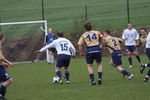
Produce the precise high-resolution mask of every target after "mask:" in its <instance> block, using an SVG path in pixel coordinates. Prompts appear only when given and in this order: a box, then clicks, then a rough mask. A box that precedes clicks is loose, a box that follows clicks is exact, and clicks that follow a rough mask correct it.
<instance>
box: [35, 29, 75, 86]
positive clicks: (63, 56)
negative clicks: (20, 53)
mask: <svg viewBox="0 0 150 100" xmlns="http://www.w3.org/2000/svg"><path fill="white" fill-rule="evenodd" d="M57 37H58V39H56V40H54V41H53V42H52V43H50V44H49V45H47V46H45V47H43V48H41V49H40V50H37V51H35V53H40V52H43V51H45V50H47V49H48V48H52V47H53V48H56V50H57V63H56V67H55V72H56V75H57V76H58V77H59V78H60V81H59V83H60V84H62V83H63V76H62V73H61V68H62V67H64V70H65V78H66V82H67V84H69V83H70V79H69V70H68V67H69V64H70V59H71V56H75V55H76V50H75V48H74V46H73V44H72V43H71V42H70V41H69V40H68V39H66V38H64V35H63V32H58V33H57Z"/></svg>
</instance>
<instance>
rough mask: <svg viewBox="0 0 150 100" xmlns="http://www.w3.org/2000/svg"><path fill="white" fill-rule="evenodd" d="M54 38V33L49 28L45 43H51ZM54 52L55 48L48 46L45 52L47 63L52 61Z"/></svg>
mask: <svg viewBox="0 0 150 100" xmlns="http://www.w3.org/2000/svg"><path fill="white" fill-rule="evenodd" d="M54 40H55V35H54V34H53V30H52V29H51V28H49V29H48V35H47V36H46V45H48V44H50V43H52V42H53V41H54ZM54 52H55V48H49V49H48V53H47V61H48V63H49V64H53V63H54Z"/></svg>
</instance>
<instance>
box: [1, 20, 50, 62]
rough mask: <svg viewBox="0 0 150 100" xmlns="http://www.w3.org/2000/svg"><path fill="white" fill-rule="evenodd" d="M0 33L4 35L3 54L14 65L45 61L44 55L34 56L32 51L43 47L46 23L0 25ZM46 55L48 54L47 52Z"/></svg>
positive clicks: (44, 21) (31, 22) (28, 22)
mask: <svg viewBox="0 0 150 100" xmlns="http://www.w3.org/2000/svg"><path fill="white" fill-rule="evenodd" d="M0 32H3V33H4V35H5V42H4V43H3V45H2V46H3V53H4V55H5V57H6V58H7V59H8V60H10V61H12V62H16V63H26V62H33V61H41V60H45V59H46V58H47V57H46V55H47V54H46V53H42V54H38V55H36V54H34V51H35V50H37V49H40V48H41V47H43V46H44V45H45V37H46V35H47V21H46V20H42V21H26V22H9V23H0ZM47 53H48V52H47Z"/></svg>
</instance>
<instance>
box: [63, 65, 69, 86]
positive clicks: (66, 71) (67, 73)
mask: <svg viewBox="0 0 150 100" xmlns="http://www.w3.org/2000/svg"><path fill="white" fill-rule="evenodd" d="M64 70H65V78H66V83H67V84H70V73H69V70H68V67H64Z"/></svg>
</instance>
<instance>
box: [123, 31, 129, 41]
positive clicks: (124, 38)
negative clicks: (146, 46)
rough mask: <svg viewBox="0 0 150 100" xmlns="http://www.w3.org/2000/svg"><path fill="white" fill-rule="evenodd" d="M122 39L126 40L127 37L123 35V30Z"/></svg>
mask: <svg viewBox="0 0 150 100" xmlns="http://www.w3.org/2000/svg"><path fill="white" fill-rule="evenodd" d="M122 39H123V40H128V38H127V37H126V36H125V31H124V32H123V34H122Z"/></svg>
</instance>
